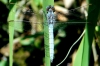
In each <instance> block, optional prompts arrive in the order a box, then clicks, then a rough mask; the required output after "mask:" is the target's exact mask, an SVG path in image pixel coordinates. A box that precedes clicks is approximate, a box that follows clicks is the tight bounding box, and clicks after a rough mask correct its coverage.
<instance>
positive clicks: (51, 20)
mask: <svg viewBox="0 0 100 66" xmlns="http://www.w3.org/2000/svg"><path fill="white" fill-rule="evenodd" d="M80 8H82V7H78V8H75V9H71V10H69V12H73V11H75V10H77V9H80ZM54 12H55V9H54V6H51V5H49V6H48V7H47V14H45V17H46V20H47V22H44V23H41V22H34V23H33V24H43V25H47V26H48V27H49V37H47V38H49V45H50V47H49V48H50V61H51V62H52V61H53V59H54V34H53V32H54V31H53V29H54V26H55V24H57V23H59V24H85V23H89V22H63V23H61V22H59V21H56V14H55V13H54ZM30 13H31V14H32V15H34V13H33V12H32V11H31V10H28V11H26V13H24V15H27V14H28V15H31V14H30ZM35 15H36V14H35ZM86 16H87V14H86ZM26 18H28V17H26ZM11 21H15V22H25V23H29V22H30V21H28V20H10V21H8V22H11ZM84 33H85V31H83V33H82V35H81V37H82V36H83V34H84ZM81 37H80V38H81ZM80 38H79V39H78V40H76V42H75V43H74V45H75V44H76V43H77V42H78V41H79V40H80ZM74 45H73V46H74ZM68 54H69V52H68ZM68 54H67V56H66V57H65V58H64V60H65V59H66V58H67V57H68ZM64 60H63V61H62V62H61V63H63V62H64ZM61 63H59V64H58V65H57V66H59V65H60V64H61Z"/></svg>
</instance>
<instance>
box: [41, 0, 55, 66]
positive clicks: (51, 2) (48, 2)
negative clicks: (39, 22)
mask: <svg viewBox="0 0 100 66" xmlns="http://www.w3.org/2000/svg"><path fill="white" fill-rule="evenodd" d="M48 5H54V0H43V11H44V12H45V14H46V13H47V12H46V7H47V6H48ZM43 17H44V22H46V21H47V20H46V16H45V15H44V16H43ZM44 43H45V66H51V64H50V50H49V27H48V26H47V25H44Z"/></svg>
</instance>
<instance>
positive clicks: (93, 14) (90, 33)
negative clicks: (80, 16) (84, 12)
mask: <svg viewBox="0 0 100 66" xmlns="http://www.w3.org/2000/svg"><path fill="white" fill-rule="evenodd" d="M87 1H88V3H89V4H92V5H90V6H89V8H88V17H87V22H90V24H86V26H85V29H86V32H85V36H84V38H83V40H82V42H81V45H80V46H79V49H78V51H77V55H76V58H75V60H74V65H73V66H91V63H89V61H90V60H91V58H90V57H91V55H90V54H91V50H92V41H93V37H94V32H95V26H96V24H97V20H98V16H99V12H100V7H99V6H100V0H96V1H94V0H87Z"/></svg>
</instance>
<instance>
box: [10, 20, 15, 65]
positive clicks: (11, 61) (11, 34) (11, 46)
mask: <svg viewBox="0 0 100 66" xmlns="http://www.w3.org/2000/svg"><path fill="white" fill-rule="evenodd" d="M11 25H12V26H11ZM13 36H14V22H9V50H10V53H9V54H10V55H9V66H13Z"/></svg>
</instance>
